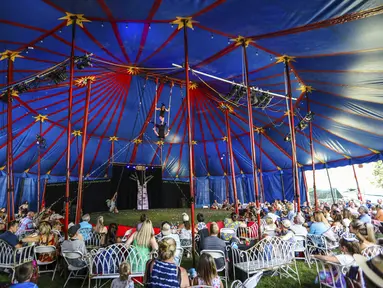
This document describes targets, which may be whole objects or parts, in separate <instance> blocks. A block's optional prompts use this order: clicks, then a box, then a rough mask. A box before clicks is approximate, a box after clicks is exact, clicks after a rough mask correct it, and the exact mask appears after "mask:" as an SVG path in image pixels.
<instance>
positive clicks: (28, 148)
mask: <svg viewBox="0 0 383 288" xmlns="http://www.w3.org/2000/svg"><path fill="white" fill-rule="evenodd" d="M79 95H80V94H79ZM79 95H78V96H79ZM104 98H106V96H104ZM97 100H98V99H97V98H95V99H93V100H92V101H91V103H93V102H94V101H97ZM80 102H83V99H80V100H79V101H78V102H77V103H80ZM74 105H75V103H74ZM95 107H98V106H97V105H95ZM66 109H67V107H66V108H65V109H64V110H66ZM83 109H84V106H82V107H80V108H79V109H77V110H76V111H74V112H73V115H76V114H77V113H79V112H80V111H82V110H83ZM36 112H37V111H36ZM50 115H52V114H50ZM67 118H68V117H67V116H66V117H63V118H61V119H59V120H58V121H57V123H59V122H61V121H63V120H65V119H67ZM82 119H83V116H82V117H81V118H80V119H78V120H77V121H76V122H75V123H73V125H75V124H77V123H78V122H79V121H81V120H82ZM54 126H57V125H56V124H55V123H52V124H51V125H50V126H49V127H48V129H45V130H44V132H43V134H42V136H45V135H46V134H47V133H48V132H49V131H50V130H51V129H52V128H53V127H54ZM60 127H61V128H62V129H64V130H65V131H66V129H67V127H66V126H63V125H61V126H60ZM34 145H35V143H31V144H30V145H29V146H28V147H26V148H25V149H24V150H23V151H22V152H21V153H20V154H19V155H17V156H16V157H15V160H17V159H19V158H20V157H22V156H23V155H24V154H25V153H26V152H28V151H29V150H30V149H31V148H32V147H34ZM46 152H47V151H45V152H44V154H43V156H42V157H44V155H45V153H46ZM34 165H35V164H34Z"/></svg>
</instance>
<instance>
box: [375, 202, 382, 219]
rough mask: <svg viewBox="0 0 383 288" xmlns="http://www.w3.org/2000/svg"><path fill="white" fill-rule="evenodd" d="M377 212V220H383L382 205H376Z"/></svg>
mask: <svg viewBox="0 0 383 288" xmlns="http://www.w3.org/2000/svg"><path fill="white" fill-rule="evenodd" d="M375 207H376V214H375V220H378V221H379V222H383V209H382V206H380V205H376V206H375Z"/></svg>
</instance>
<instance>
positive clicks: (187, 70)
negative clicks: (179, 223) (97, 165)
mask: <svg viewBox="0 0 383 288" xmlns="http://www.w3.org/2000/svg"><path fill="white" fill-rule="evenodd" d="M183 21H184V25H183V28H184V50H185V80H186V103H187V119H186V122H187V129H188V144H189V181H190V199H191V201H190V202H191V203H190V204H191V211H190V213H191V227H192V229H193V230H192V231H193V232H194V180H193V177H194V173H193V171H194V163H193V162H194V159H193V143H192V141H193V137H192V127H191V121H190V119H191V101H190V100H191V99H190V82H189V49H188V34H187V29H188V28H187V25H186V22H187V20H186V19H185V20H183ZM192 243H193V244H192V245H193V247H192V254H193V255H192V257H193V267H195V241H194V233H192Z"/></svg>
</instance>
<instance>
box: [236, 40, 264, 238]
mask: <svg viewBox="0 0 383 288" xmlns="http://www.w3.org/2000/svg"><path fill="white" fill-rule="evenodd" d="M236 41H237V44H238V45H242V49H243V57H244V62H245V84H246V88H247V89H246V91H247V114H248V117H249V133H250V147H251V160H252V161H251V165H252V170H253V181H254V190H255V204H256V206H257V209H259V208H260V206H259V187H258V173H257V162H256V161H257V155H256V150H255V139H254V125H253V109H252V106H251V91H250V84H249V83H250V81H249V63H248V59H247V51H246V48H247V46H248V45H249V43H250V41H251V40H249V39H246V38H244V37H241V36H239V37H238V38H237V39H236ZM257 216H258V217H257V220H258V221H257V223H258V237H259V239H260V237H261V216H260V215H259V214H258V215H257Z"/></svg>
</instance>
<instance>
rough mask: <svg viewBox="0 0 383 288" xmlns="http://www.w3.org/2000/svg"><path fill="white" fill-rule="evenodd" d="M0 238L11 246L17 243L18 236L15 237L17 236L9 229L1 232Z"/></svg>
mask: <svg viewBox="0 0 383 288" xmlns="http://www.w3.org/2000/svg"><path fill="white" fill-rule="evenodd" d="M0 239H1V240H4V241H5V242H7V243H8V244H9V245H11V246H12V247H16V245H17V244H19V238H17V236H16V235H15V234H13V233H12V232H10V231H5V232H4V233H3V234H1V235H0Z"/></svg>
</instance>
